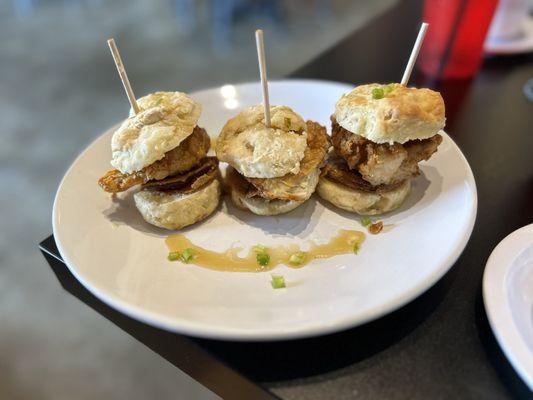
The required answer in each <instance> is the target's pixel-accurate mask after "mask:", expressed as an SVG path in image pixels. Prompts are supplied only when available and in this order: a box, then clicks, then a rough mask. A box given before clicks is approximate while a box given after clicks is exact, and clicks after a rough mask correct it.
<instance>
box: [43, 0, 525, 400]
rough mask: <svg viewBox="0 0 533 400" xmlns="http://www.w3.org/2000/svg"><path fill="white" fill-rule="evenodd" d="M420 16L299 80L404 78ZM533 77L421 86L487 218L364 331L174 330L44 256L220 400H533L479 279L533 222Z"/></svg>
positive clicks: (77, 291) (325, 59) (356, 43)
mask: <svg viewBox="0 0 533 400" xmlns="http://www.w3.org/2000/svg"><path fill="white" fill-rule="evenodd" d="M419 10H420V1H417V0H413V1H404V2H402V3H400V4H399V5H398V6H397V7H395V8H394V9H392V10H391V11H389V12H387V13H386V14H384V15H383V16H381V17H379V18H377V19H376V20H374V21H373V22H371V23H370V24H369V26H368V27H366V28H365V29H363V30H361V31H357V32H355V33H354V34H352V35H350V36H349V37H347V38H346V39H345V40H343V41H341V42H340V43H338V44H337V45H336V46H334V47H333V48H331V49H330V50H329V51H327V52H326V53H324V54H322V55H320V56H319V57H318V58H317V59H316V60H314V61H313V62H311V63H310V64H308V65H306V66H305V67H303V68H301V69H299V70H298V71H296V72H295V73H293V74H292V75H291V76H292V77H298V78H314V79H329V80H336V81H344V82H352V83H354V84H356V83H362V82H374V81H377V82H389V81H397V80H399V79H400V77H401V73H402V67H403V65H404V64H405V61H406V60H407V57H408V54H409V51H410V48H411V46H412V43H413V40H414V38H415V37H416V32H417V30H418V27H419V21H420V13H419ZM369 43H370V44H371V46H370V45H369ZM532 77H533V56H531V55H528V56H515V57H506V58H493V59H488V60H486V61H485V63H484V65H483V67H482V69H481V71H480V72H479V74H478V75H477V76H476V77H475V78H474V79H472V80H468V81H453V82H440V83H436V82H430V81H428V80H426V79H424V78H423V77H421V76H416V75H415V76H414V77H413V82H414V83H417V84H419V85H424V86H431V87H435V88H437V89H438V90H440V91H441V93H442V95H443V97H444V99H445V102H446V107H447V127H446V130H447V132H448V133H449V134H450V136H451V137H452V138H453V139H454V140H455V141H456V142H457V144H458V145H459V147H460V148H461V150H462V151H463V153H464V154H465V156H466V158H467V159H468V161H469V163H470V165H471V167H472V169H473V172H474V176H475V178H476V183H477V188H478V196H479V209H478V217H477V221H476V225H475V228H474V232H473V234H472V237H471V239H470V242H469V243H468V245H467V247H466V249H465V250H464V252H463V254H462V255H461V257H460V258H459V260H458V261H457V262H456V263H455V265H454V267H453V268H452V269H451V270H450V271H449V272H448V273H447V274H446V275H445V276H444V277H443V278H442V279H441V280H440V281H439V282H438V283H437V284H436V285H435V286H433V287H432V288H431V289H430V290H428V291H427V292H426V293H424V294H423V295H421V296H420V297H419V298H417V299H416V300H414V301H413V302H411V303H410V304H408V305H406V306H405V307H403V308H401V309H400V310H398V311H396V312H394V313H392V314H389V315H388V316H386V317H384V318H381V319H379V320H377V321H374V322H371V323H368V324H366V325H364V326H361V327H357V328H354V329H350V330H347V331H344V332H340V333H336V334H332V335H327V336H321V337H317V338H310V339H303V340H293V341H283V342H266V343H239V342H227V341H215V340H205V339H195V338H191V337H186V336H182V335H178V334H174V333H169V332H165V331H162V330H160V329H157V328H154V327H151V326H148V325H145V324H143V323H141V322H138V321H135V320H133V319H131V318H129V317H126V316H125V315H123V314H121V313H119V312H118V311H115V310H113V309H111V308H109V307H108V306H106V305H105V304H103V303H102V302H100V301H99V300H98V299H96V298H95V297H94V296H93V295H91V294H90V293H89V292H88V291H87V290H86V289H85V288H84V287H83V286H81V284H79V282H77V281H76V279H75V278H74V277H73V276H72V275H71V274H70V272H69V271H68V269H67V268H66V266H65V264H64V263H63V262H62V260H61V257H60V255H59V253H58V251H57V248H56V247H55V243H54V240H53V237H52V236H51V237H49V238H48V239H46V240H45V241H43V242H42V243H41V245H40V246H41V249H42V250H43V254H44V255H45V257H46V258H47V260H48V262H49V264H50V265H51V267H52V269H53V270H54V272H55V274H56V276H57V278H58V279H59V281H60V282H61V284H62V285H63V287H64V288H65V289H66V290H67V291H69V292H70V293H71V294H73V295H74V296H76V297H78V298H79V299H80V300H82V301H83V302H85V303H86V304H87V305H89V306H90V307H92V308H94V309H95V310H96V311H97V312H99V313H100V314H102V315H103V316H105V317H106V318H108V319H110V320H111V321H112V322H114V323H115V324H116V325H117V326H119V327H121V328H122V329H123V330H124V331H126V332H127V333H129V334H130V335H132V336H133V337H135V338H137V339H138V340H139V341H141V342H142V343H144V344H145V345H146V346H148V347H149V348H151V349H152V350H154V351H156V352H157V353H158V354H160V355H161V356H162V357H164V358H166V359H167V360H169V361H170V362H172V363H173V364H174V365H176V366H177V367H178V368H180V369H182V370H183V371H184V372H186V373H187V374H189V375H190V376H192V377H193V378H195V379H196V380H198V381H199V382H200V383H202V384H204V385H205V386H207V387H208V388H209V389H211V390H212V391H213V392H215V393H217V394H219V395H220V396H221V397H223V398H227V399H272V398H277V397H279V398H283V399H349V398H387V399H405V398H410V399H427V398H432V399H435V398H436V399H439V398H442V399H447V398H465V399H470V398H472V399H477V398H484V399H505V398H530V397H529V396H531V393H530V392H529V390H528V389H527V387H526V386H525V384H524V383H523V382H522V381H521V380H520V378H519V377H518V376H517V375H516V374H515V372H514V370H513V369H512V367H511V366H510V365H509V363H508V362H507V360H506V359H505V357H504V356H503V354H502V352H501V350H500V349H499V347H498V345H497V344H496V342H495V340H494V337H493V335H492V333H491V330H490V328H489V326H488V323H487V319H486V315H485V311H484V308H483V301H482V297H481V279H482V275H483V269H484V266H485V263H486V260H487V258H488V256H489V255H490V252H491V251H492V249H493V248H494V247H495V246H496V244H497V243H498V242H499V241H501V240H502V239H503V238H504V237H505V236H506V235H508V234H509V233H511V232H512V231H514V230H515V229H517V228H519V227H521V226H524V225H526V224H528V223H531V222H532V221H533V156H532V155H531V154H532V152H531V151H532V150H533V103H530V102H528V101H527V100H526V98H525V97H524V95H523V93H522V88H523V85H524V84H525V83H526V81H527V80H528V79H530V78H532Z"/></svg>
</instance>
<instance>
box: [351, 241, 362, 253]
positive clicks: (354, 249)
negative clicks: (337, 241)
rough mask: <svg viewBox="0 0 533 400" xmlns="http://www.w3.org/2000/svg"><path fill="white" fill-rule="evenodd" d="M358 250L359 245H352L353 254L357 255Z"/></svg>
mask: <svg viewBox="0 0 533 400" xmlns="http://www.w3.org/2000/svg"><path fill="white" fill-rule="evenodd" d="M360 248H361V247H360V246H359V243H356V244H354V245H353V252H354V254H359V249H360Z"/></svg>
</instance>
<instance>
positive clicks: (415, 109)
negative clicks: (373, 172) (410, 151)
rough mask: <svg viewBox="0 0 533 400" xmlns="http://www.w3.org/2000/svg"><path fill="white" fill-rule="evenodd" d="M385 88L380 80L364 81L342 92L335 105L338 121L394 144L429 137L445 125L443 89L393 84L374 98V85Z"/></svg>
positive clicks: (373, 138) (366, 134) (364, 134)
mask: <svg viewBox="0 0 533 400" xmlns="http://www.w3.org/2000/svg"><path fill="white" fill-rule="evenodd" d="M387 86H388V85H387ZM384 88H385V86H384V85H380V84H377V83H372V84H368V85H361V86H358V87H356V88H355V89H353V90H352V91H351V92H349V93H347V94H345V95H344V96H342V97H341V98H340V99H339V101H338V102H337V104H336V106H335V118H336V120H337V122H338V124H339V125H340V126H342V127H343V128H345V129H347V130H348V131H350V132H352V133H355V134H357V135H360V136H363V137H365V138H367V139H369V140H371V141H373V142H376V143H391V144H392V143H394V142H397V143H405V142H407V141H408V140H414V139H426V138H429V137H431V136H433V135H435V134H436V133H438V132H439V130H441V129H442V128H444V124H445V116H444V112H445V110H444V100H443V99H442V96H441V95H440V93H438V92H435V91H433V90H430V89H417V88H409V87H406V86H403V85H400V84H392V85H391V86H390V88H392V90H391V91H390V92H386V93H385V94H384V96H383V98H379V99H375V98H373V96H372V91H373V90H374V89H384Z"/></svg>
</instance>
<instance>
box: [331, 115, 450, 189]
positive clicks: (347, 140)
mask: <svg viewBox="0 0 533 400" xmlns="http://www.w3.org/2000/svg"><path fill="white" fill-rule="evenodd" d="M332 141H333V147H334V148H335V152H336V153H337V154H338V155H339V156H341V157H342V158H343V159H344V160H345V161H346V163H347V165H348V167H349V168H350V169H353V170H356V171H358V172H359V173H360V174H361V176H362V178H363V179H365V180H366V181H367V182H369V183H371V184H372V185H374V186H378V185H390V184H395V183H399V182H402V181H404V180H405V179H407V178H411V177H414V176H417V175H418V174H419V173H420V170H419V167H418V163H419V162H420V161H422V160H428V159H429V158H430V157H431V155H432V154H433V153H435V152H436V151H437V147H438V146H439V144H440V143H441V142H442V136H440V135H438V134H436V135H434V136H432V137H430V138H429V139H424V140H410V141H408V142H406V143H404V144H400V143H394V144H392V145H391V144H387V143H382V144H380V143H374V142H372V141H370V140H367V139H365V138H364V137H362V136H359V135H356V134H355V133H352V132H349V131H348V130H346V129H344V128H343V127H341V126H340V125H339V124H337V123H336V121H335V119H333V118H332Z"/></svg>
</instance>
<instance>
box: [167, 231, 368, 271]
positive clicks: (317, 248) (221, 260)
mask: <svg viewBox="0 0 533 400" xmlns="http://www.w3.org/2000/svg"><path fill="white" fill-rule="evenodd" d="M364 240H365V234H364V233H363V232H359V231H353V230H345V229H340V230H339V231H338V232H337V234H336V235H335V236H334V237H332V238H331V239H330V240H329V241H328V242H327V243H324V244H316V243H314V242H312V241H310V242H309V243H310V247H309V249H308V250H302V249H301V248H300V246H298V245H297V244H291V245H288V246H273V247H267V248H266V249H265V251H266V252H267V253H268V255H269V256H270V262H269V263H268V265H265V266H261V265H259V264H258V262H257V259H256V256H257V253H256V252H255V251H254V250H253V249H250V250H248V254H247V255H246V257H239V256H238V253H239V252H241V251H242V249H243V248H240V247H232V248H230V249H228V250H226V251H225V252H222V253H219V252H216V251H212V250H207V249H205V248H203V247H200V246H197V245H195V244H194V243H192V242H191V241H190V240H189V239H187V238H186V237H185V236H183V235H171V236H169V237H168V238H167V239H166V244H167V247H168V249H169V251H170V252H176V251H177V252H180V253H181V252H183V251H184V250H185V249H191V250H192V251H193V254H194V258H193V259H191V260H190V261H189V264H195V265H198V266H200V267H204V268H209V269H213V270H217V271H234V272H261V271H268V270H271V269H273V268H274V267H276V266H278V265H281V264H284V265H286V266H288V267H291V268H301V267H303V266H305V265H307V264H309V263H310V262H311V261H313V260H315V259H324V258H330V257H333V256H337V255H340V254H349V253H354V248H355V247H356V246H357V248H359V246H360V245H361V243H363V241H364ZM301 252H303V253H304V257H303V260H302V262H301V263H299V264H298V265H293V264H291V263H290V262H289V259H290V257H291V255H294V254H295V253H301Z"/></svg>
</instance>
